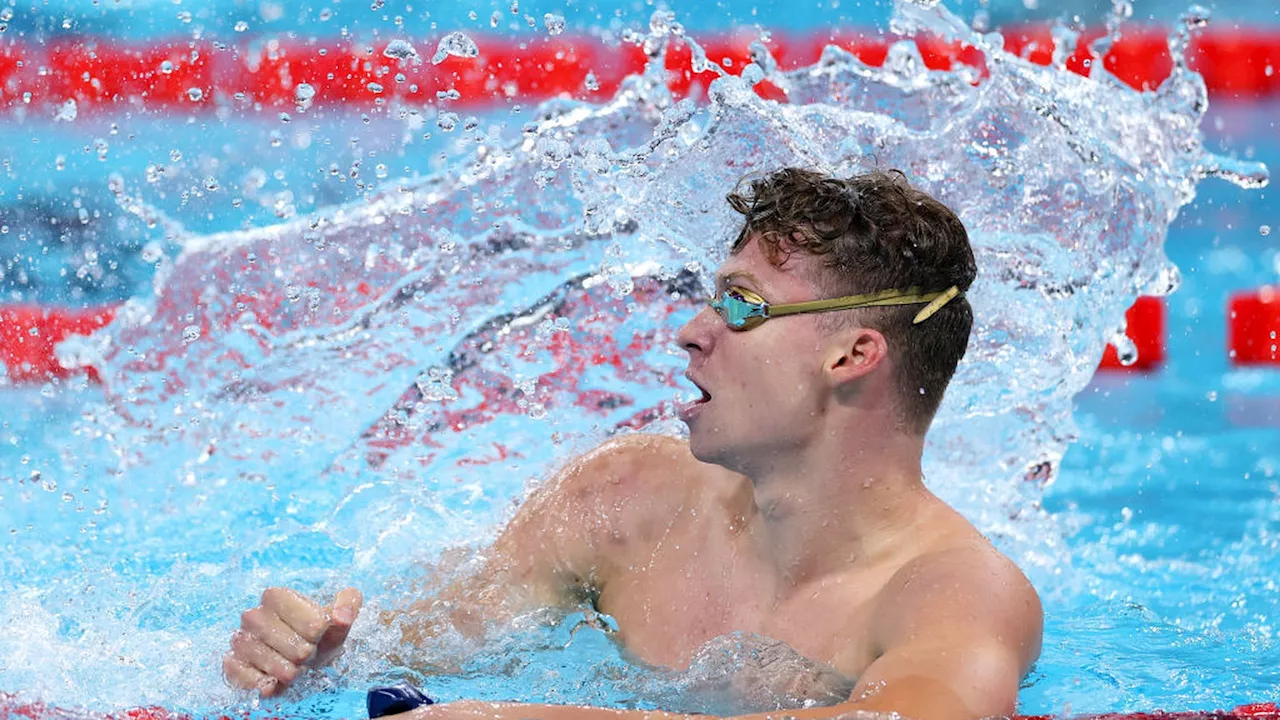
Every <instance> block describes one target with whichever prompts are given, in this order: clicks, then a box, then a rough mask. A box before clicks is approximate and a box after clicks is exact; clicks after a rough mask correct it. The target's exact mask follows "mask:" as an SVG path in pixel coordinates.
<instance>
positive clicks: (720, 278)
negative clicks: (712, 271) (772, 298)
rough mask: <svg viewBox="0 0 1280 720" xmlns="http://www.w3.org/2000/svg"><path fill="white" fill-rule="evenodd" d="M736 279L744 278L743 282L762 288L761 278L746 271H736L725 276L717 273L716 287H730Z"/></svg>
mask: <svg viewBox="0 0 1280 720" xmlns="http://www.w3.org/2000/svg"><path fill="white" fill-rule="evenodd" d="M734 278H742V279H743V280H746V281H747V282H749V283H751V284H752V285H754V286H756V287H757V288H758V287H760V280H759V278H757V277H756V276H755V275H752V274H751V273H749V272H747V271H746V270H734V271H733V272H731V273H727V274H724V275H721V274H719V273H716V287H723V286H725V285H729V284H731V281H732V280H733V279H734Z"/></svg>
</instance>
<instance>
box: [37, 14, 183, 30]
mask: <svg viewBox="0 0 1280 720" xmlns="http://www.w3.org/2000/svg"><path fill="white" fill-rule="evenodd" d="M68 22H70V21H69V20H63V21H62V23H63V25H62V26H63V27H67V23H68ZM178 22H181V23H189V22H191V12H190V11H189V10H183V11H182V12H180V13H178Z"/></svg>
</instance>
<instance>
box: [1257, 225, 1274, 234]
mask: <svg viewBox="0 0 1280 720" xmlns="http://www.w3.org/2000/svg"><path fill="white" fill-rule="evenodd" d="M1258 233H1259V234H1260V235H1262V237H1266V236H1268V235H1270V234H1271V226H1270V225H1263V226H1261V227H1259V228H1258Z"/></svg>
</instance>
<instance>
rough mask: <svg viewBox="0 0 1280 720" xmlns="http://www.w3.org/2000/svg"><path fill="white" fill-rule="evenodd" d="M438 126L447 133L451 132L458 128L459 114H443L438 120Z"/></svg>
mask: <svg viewBox="0 0 1280 720" xmlns="http://www.w3.org/2000/svg"><path fill="white" fill-rule="evenodd" d="M436 125H438V126H439V127H440V129H441V130H443V131H445V132H450V131H452V130H453V129H454V128H456V127H458V114H457V113H451V112H442V113H440V115H439V116H438V117H437V118H436Z"/></svg>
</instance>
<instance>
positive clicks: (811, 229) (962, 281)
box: [728, 168, 978, 434]
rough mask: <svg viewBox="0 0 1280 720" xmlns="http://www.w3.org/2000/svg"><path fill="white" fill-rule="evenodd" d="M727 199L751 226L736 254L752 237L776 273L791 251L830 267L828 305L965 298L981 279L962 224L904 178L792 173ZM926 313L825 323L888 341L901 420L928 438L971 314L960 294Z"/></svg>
mask: <svg viewBox="0 0 1280 720" xmlns="http://www.w3.org/2000/svg"><path fill="white" fill-rule="evenodd" d="M744 184H747V185H748V188H747V189H745V190H744V189H743V185H744ZM728 201H729V205H730V206H732V207H733V209H734V210H736V211H737V212H739V213H741V214H742V215H743V216H744V218H745V222H744V223H743V227H742V230H741V232H739V233H738V237H737V239H735V240H734V243H733V247H732V248H731V250H730V251H731V252H733V253H737V252H739V251H741V250H742V249H743V248H744V247H746V246H747V243H748V242H750V241H751V240H753V239H754V240H757V241H759V242H760V243H761V248H762V250H763V251H764V253H765V257H766V258H768V259H769V261H770V262H771V263H773V264H774V265H781V264H783V263H784V262H786V260H787V258H788V257H789V256H790V255H791V254H792V253H794V252H806V253H809V254H812V255H816V256H819V257H821V258H822V260H823V263H822V266H823V269H822V271H821V272H820V273H819V275H818V276H817V277H815V278H814V279H815V283H816V284H817V285H818V286H819V287H820V288H822V289H823V291H824V292H826V293H827V296H828V297H835V296H841V295H855V294H861V293H869V292H877V291H881V290H889V289H904V288H908V287H913V286H915V287H919V288H921V289H922V290H924V291H938V290H946V289H947V288H949V287H951V286H952V285H955V286H957V287H959V288H960V290H961V291H965V290H968V289H969V286H970V285H971V284H973V280H974V277H975V276H976V275H977V272H978V270H977V264H976V263H975V262H974V259H973V249H972V248H971V247H970V246H969V235H968V233H967V232H966V231H965V229H964V224H963V223H961V222H960V219H959V218H958V217H956V215H955V213H953V212H951V210H949V209H948V208H947V207H946V206H945V205H943V204H942V203H940V202H938V201H937V200H935V199H933V198H932V197H930V196H929V195H927V194H926V193H924V192H921V191H920V190H917V189H915V188H913V187H911V184H910V183H909V182H908V181H907V177H906V175H905V174H903V173H902V172H901V171H899V170H888V171H882V170H873V171H870V172H866V173H862V174H859V175H855V176H853V177H850V178H844V179H842V178H835V177H831V176H829V175H825V174H823V173H819V172H814V171H811V170H804V169H800V168H785V169H783V170H778V171H775V172H771V173H768V174H766V175H762V176H755V177H751V176H748V177H747V178H744V179H743V180H742V181H741V182H739V184H738V187H737V188H735V189H734V191H733V192H732V193H730V194H729V196H728ZM919 310H920V308H919V307H918V306H912V305H905V306H896V307H876V308H865V309H859V310H847V311H842V312H838V313H830V314H829V315H824V316H820V317H821V318H822V320H821V322H824V323H826V324H827V327H829V328H832V329H834V328H835V327H838V326H840V325H841V324H846V323H848V322H849V321H850V320H851V319H853V320H854V321H855V322H858V323H860V324H862V325H864V326H866V327H871V328H875V329H876V330H878V331H880V333H881V334H883V335H884V337H885V341H886V342H887V343H888V345H889V348H890V351H891V352H892V353H894V355H895V357H896V360H897V362H896V363H895V364H894V367H895V378H894V379H895V381H896V384H897V389H898V398H899V401H900V410H901V415H902V421H903V422H904V424H905V425H906V426H907V427H908V428H910V429H911V430H913V431H915V432H918V433H921V434H923V433H924V432H925V431H926V430H927V429H928V427H929V424H930V422H931V421H932V420H933V416H934V414H935V413H936V412H937V410H938V405H939V404H940V403H941V402H942V395H943V393H944V392H945V391H946V388H947V384H948V383H949V382H950V381H951V377H952V376H953V375H954V374H955V371H956V366H957V365H958V364H959V363H960V358H962V357H964V353H965V350H966V349H967V348H968V345H969V332H970V330H971V328H972V327H973V308H972V307H971V306H970V305H969V301H968V300H967V299H965V298H964V296H963V295H962V296H961V297H958V298H956V299H954V300H952V301H951V302H948V303H947V304H946V305H944V306H943V307H942V308H941V310H939V311H938V312H937V313H936V314H935V315H933V316H932V317H930V318H929V319H928V320H926V321H924V322H922V323H920V324H913V323H912V318H913V317H914V316H915V314H916V313H917V312H918V311H919Z"/></svg>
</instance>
